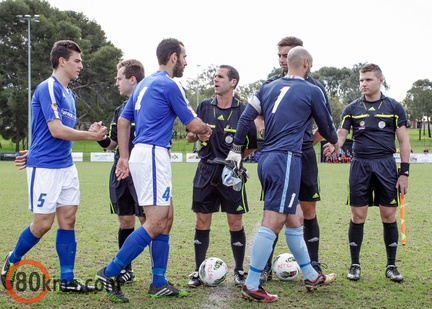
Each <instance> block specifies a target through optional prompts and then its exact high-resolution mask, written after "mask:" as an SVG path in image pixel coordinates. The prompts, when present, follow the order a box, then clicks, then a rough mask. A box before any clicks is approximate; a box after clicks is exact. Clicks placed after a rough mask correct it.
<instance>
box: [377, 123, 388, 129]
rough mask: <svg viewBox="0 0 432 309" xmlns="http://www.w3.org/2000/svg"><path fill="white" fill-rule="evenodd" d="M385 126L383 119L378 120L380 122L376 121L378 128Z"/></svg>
mask: <svg viewBox="0 0 432 309" xmlns="http://www.w3.org/2000/svg"><path fill="white" fill-rule="evenodd" d="M385 126H386V124H385V122H384V121H380V122H378V127H379V128H380V129H384V128H385Z"/></svg>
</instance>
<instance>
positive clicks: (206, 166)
mask: <svg viewBox="0 0 432 309" xmlns="http://www.w3.org/2000/svg"><path fill="white" fill-rule="evenodd" d="M239 79H240V76H239V73H238V71H237V70H236V69H235V68H234V67H232V66H229V65H221V66H219V67H218V69H217V70H216V73H215V76H214V91H215V94H216V96H215V97H213V98H210V99H206V100H204V101H202V102H201V103H200V104H199V106H198V108H197V115H198V117H200V118H201V119H202V120H203V121H204V122H206V123H208V124H210V126H211V127H212V128H213V133H212V135H211V137H210V139H209V140H208V141H207V142H202V143H201V149H200V150H199V152H198V155H199V157H200V159H201V160H200V162H199V164H198V167H197V170H196V174H195V178H194V182H193V183H194V185H193V197H192V210H193V211H194V212H195V214H196V225H195V236H194V247H195V271H194V272H192V273H191V274H190V275H189V277H190V280H189V282H188V286H189V287H192V288H194V287H198V286H200V285H201V284H202V282H201V281H200V279H199V276H198V268H199V266H200V265H201V263H202V262H203V261H204V260H205V258H206V254H207V249H208V247H209V244H210V226H211V222H212V214H213V213H215V212H218V211H219V210H221V211H222V212H226V214H227V221H228V226H229V230H230V235H231V249H232V251H233V255H234V261H235V268H234V284H235V285H243V284H244V282H245V272H244V269H243V261H244V256H245V249H246V235H245V232H244V229H243V221H242V216H243V214H244V213H246V212H247V211H248V204H247V199H246V191H245V187H244V182H243V184H242V187H241V189H240V191H235V190H234V188H233V187H231V186H225V185H224V184H223V181H222V179H221V175H222V170H223V168H224V166H223V165H221V164H213V163H211V162H212V160H213V159H215V158H223V159H225V157H226V156H227V154H228V152H229V150H230V149H231V147H232V143H233V139H234V134H235V132H236V128H237V122H238V120H239V118H240V115H241V113H242V112H243V110H244V109H245V108H246V105H245V104H244V103H243V102H241V101H240V100H239V99H238V98H236V97H234V89H235V88H236V86H237V84H238V82H239ZM186 139H187V141H188V142H189V143H194V142H196V141H198V140H199V139H201V140H204V136H202V138H200V135H195V134H193V133H191V132H189V133H188V134H187V136H186ZM256 147H257V133H256V129H255V126H254V125H253V126H251V127H250V129H249V131H248V133H247V138H246V142H245V143H244V148H246V150H245V152H244V157H246V156H248V155H249V154H251V153H252V152H253V151H254V150H255V149H256Z"/></svg>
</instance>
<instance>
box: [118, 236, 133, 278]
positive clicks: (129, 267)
mask: <svg viewBox="0 0 432 309" xmlns="http://www.w3.org/2000/svg"><path fill="white" fill-rule="evenodd" d="M133 231H134V229H133V228H132V229H120V228H119V230H118V246H119V249H120V248H121V247H122V246H123V244H124V242H125V240H126V238H127V237H128V236H129V235H130V234H132V232H133ZM125 268H126V269H129V270H131V269H132V265H131V264H130V263H129V264H128V265H126V267H125Z"/></svg>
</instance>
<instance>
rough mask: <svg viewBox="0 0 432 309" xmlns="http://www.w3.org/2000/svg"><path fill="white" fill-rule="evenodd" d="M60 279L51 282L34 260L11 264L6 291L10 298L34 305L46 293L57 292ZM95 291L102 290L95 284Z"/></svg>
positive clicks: (88, 282) (44, 270)
mask: <svg viewBox="0 0 432 309" xmlns="http://www.w3.org/2000/svg"><path fill="white" fill-rule="evenodd" d="M92 283H94V280H93V279H89V280H87V281H86V282H85V285H86V286H89V285H92ZM60 285H61V281H60V279H54V280H52V279H51V278H50V275H49V273H48V271H47V269H46V268H45V266H43V265H42V264H41V263H39V262H38V261H35V260H22V261H19V262H17V263H15V264H13V265H12V266H11V267H10V268H9V271H8V273H7V276H6V289H7V291H8V293H9V294H10V296H11V297H12V298H13V299H15V300H16V301H17V302H20V303H23V304H34V303H37V302H38V301H40V300H42V299H43V298H44V297H45V295H46V294H47V293H48V292H51V291H59V290H60ZM96 289H97V290H98V291H101V290H102V289H103V287H102V285H101V284H97V287H96Z"/></svg>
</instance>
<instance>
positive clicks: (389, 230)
mask: <svg viewBox="0 0 432 309" xmlns="http://www.w3.org/2000/svg"><path fill="white" fill-rule="evenodd" d="M383 227H384V243H385V246H386V252H387V265H396V264H395V262H396V251H397V246H398V241H399V231H398V225H397V222H393V223H383Z"/></svg>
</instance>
